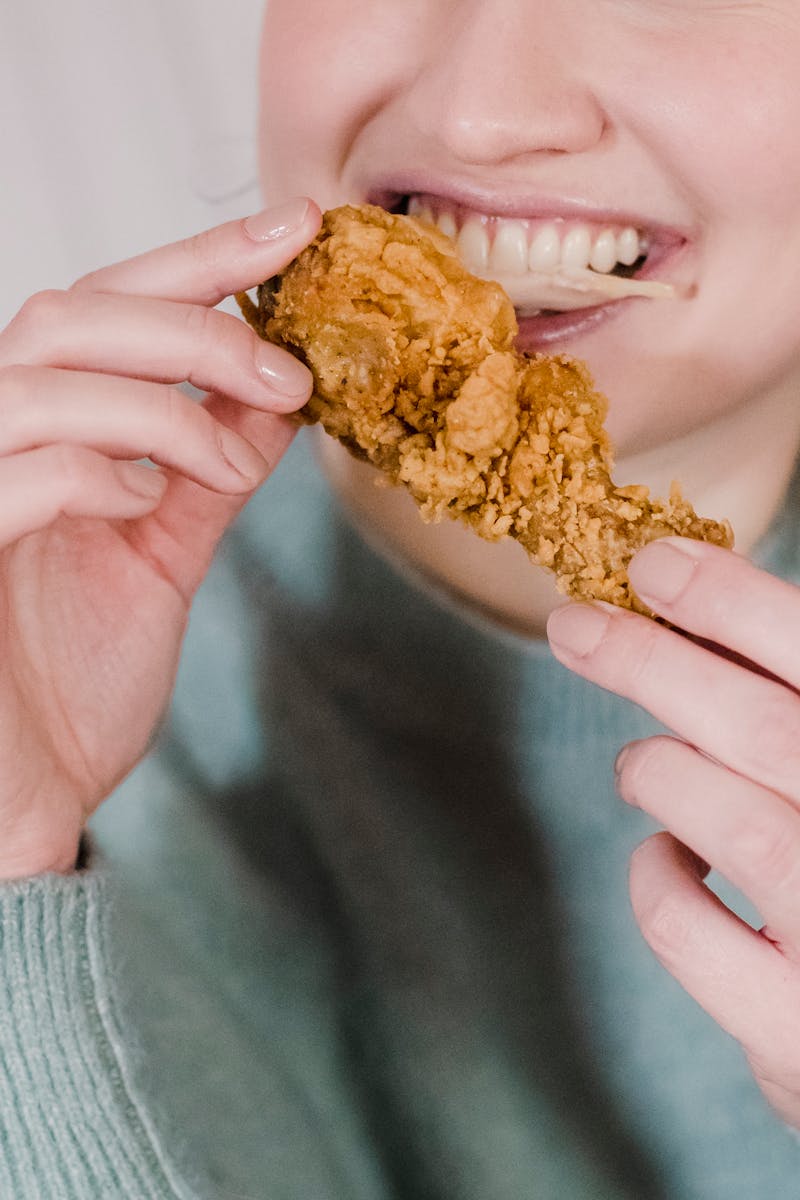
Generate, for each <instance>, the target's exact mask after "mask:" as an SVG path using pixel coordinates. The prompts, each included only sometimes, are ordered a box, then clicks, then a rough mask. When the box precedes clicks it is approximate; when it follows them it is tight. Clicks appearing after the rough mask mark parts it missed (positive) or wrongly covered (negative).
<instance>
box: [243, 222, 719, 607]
mask: <svg viewBox="0 0 800 1200" xmlns="http://www.w3.org/2000/svg"><path fill="white" fill-rule="evenodd" d="M238 299H239V302H240V304H241V306H242V310H243V312H244V315H245V317H246V318H247V320H248V321H249V322H250V324H251V325H252V326H253V328H254V329H255V330H256V331H257V332H258V333H259V334H260V335H261V336H262V337H265V338H267V339H269V340H270V341H273V342H278V343H280V344H281V345H284V346H286V347H287V348H288V349H289V350H291V351H292V352H293V353H294V354H296V355H297V356H298V357H299V358H301V359H302V360H303V361H304V362H306V363H307V364H308V366H309V367H310V369H311V371H312V373H313V375H314V380H315V389H314V394H313V396H312V397H311V399H310V401H309V402H308V404H307V405H306V407H305V408H304V409H303V411H302V414H301V416H302V417H303V419H304V420H306V421H309V422H316V421H319V422H321V424H322V425H323V426H324V428H325V429H326V430H327V432H328V433H330V434H331V435H332V436H334V437H336V438H338V439H339V441H341V442H343V443H344V444H345V445H346V446H347V447H348V449H350V450H351V451H352V452H353V453H354V454H356V455H358V456H359V457H361V458H365V459H368V460H369V461H370V462H372V463H374V464H375V465H376V466H377V467H379V468H380V469H381V470H382V471H383V472H384V473H385V474H386V475H388V477H389V478H390V479H391V480H392V481H394V482H396V483H402V484H404V485H405V486H406V487H407V488H408V490H409V491H410V492H411V494H412V496H413V497H414V499H415V500H416V501H417V503H418V504H419V506H420V509H421V512H422V516H423V517H424V518H425V519H426V520H434V521H437V520H440V519H441V518H442V517H444V516H449V517H455V518H458V519H460V520H462V521H465V522H466V523H467V524H469V525H470V526H471V527H472V528H473V529H474V530H475V531H476V533H478V534H480V536H481V537H484V538H488V539H490V540H497V539H498V538H502V537H512V538H515V539H516V540H517V541H519V542H520V543H521V545H522V546H524V548H525V549H526V550H527V552H528V554H529V555H530V556H531V558H532V559H533V561H534V562H536V563H538V564H540V565H541V566H544V567H549V568H550V569H551V570H552V571H554V572H555V574H556V576H557V581H558V587H559V589H560V590H561V591H562V592H564V593H566V594H568V595H571V596H575V597H578V598H582V599H585V600H589V599H599V600H607V601H610V602H611V603H614V604H619V605H623V606H625V607H629V608H636V609H638V610H639V611H643V612H647V611H648V610H647V609H645V608H643V606H642V605H641V604H640V603H639V602H638V600H637V599H636V597H635V596H634V595H633V593H632V591H631V588H630V584H629V582H628V577H627V572H626V566H627V563H628V562H629V560H630V559H631V557H632V556H633V554H634V553H635V552H636V550H638V549H639V547H641V546H643V545H644V544H645V543H646V542H649V541H652V540H653V539H654V538H657V537H663V536H664V535H666V534H678V535H681V536H684V537H693V538H699V539H701V540H705V541H710V542H714V543H716V544H717V545H721V546H730V545H732V543H733V535H732V532H731V529H730V526H729V525H728V524H727V522H722V523H720V522H717V521H711V520H705V519H703V518H700V517H698V516H697V515H696V514H695V512H694V510H693V508H692V507H691V505H690V504H688V503H687V502H686V501H685V500H684V499H683V497H682V496H681V494H680V489H679V488H678V486H677V485H673V488H672V492H671V495H670V497H669V499H668V500H665V501H661V500H651V499H650V498H649V495H648V491H647V488H645V487H641V486H632V487H616V486H615V484H614V483H613V481H612V479H611V475H610V471H611V467H612V450H611V445H610V442H609V439H608V436H607V434H606V432H605V430H604V429H603V421H604V419H605V415H606V411H607V407H608V405H607V401H606V400H605V398H604V397H603V396H601V395H600V394H599V393H598V392H597V391H595V390H594V388H593V385H592V381H591V379H590V377H589V374H588V371H587V370H586V368H585V367H584V366H583V364H582V363H579V362H577V361H575V360H573V359H570V358H568V357H566V356H564V355H558V356H554V357H551V356H547V355H537V356H534V357H531V358H529V357H525V356H523V355H521V354H518V353H517V352H516V351H515V349H514V339H515V337H516V334H517V321H516V315H515V313H514V309H513V306H512V304H511V302H510V301H509V299H508V297H507V296H506V294H505V292H503V290H502V289H501V288H500V287H499V286H498V285H497V284H494V283H487V282H484V281H483V280H480V279H476V278H475V277H474V276H472V275H470V274H468V273H467V272H466V271H465V270H464V268H463V267H462V266H461V263H460V262H459V260H458V258H457V257H456V254H455V248H454V246H453V243H452V242H451V241H450V240H449V239H448V238H446V237H444V235H442V234H440V233H439V232H438V231H437V230H435V229H433V228H432V227H430V226H428V225H422V224H421V223H420V222H418V221H416V220H414V219H413V218H411V217H404V216H397V215H392V214H390V213H387V212H385V211H384V210H383V209H381V208H375V207H372V206H368V205H365V206H362V207H352V206H347V207H344V208H339V209H334V210H333V211H331V212H329V213H327V214H326V216H325V220H324V224H323V227H322V230H321V232H320V234H319V236H318V237H317V239H316V240H315V241H314V242H313V243H312V245H311V246H309V247H308V248H307V249H306V250H304V251H303V252H302V254H300V256H299V257H298V258H297V259H296V261H295V262H294V263H292V264H291V265H290V266H289V267H288V268H287V270H286V271H285V272H284V273H283V275H282V276H281V277H279V278H278V279H276V280H272V281H270V282H269V283H268V284H264V285H263V286H262V287H261V288H260V289H259V297H258V306H256V305H254V304H253V302H252V301H251V300H250V299H249V298H248V297H247V296H245V295H241V296H239V297H238Z"/></svg>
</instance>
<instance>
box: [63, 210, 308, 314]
mask: <svg viewBox="0 0 800 1200" xmlns="http://www.w3.org/2000/svg"><path fill="white" fill-rule="evenodd" d="M321 219H322V217H321V213H320V211H319V209H318V208H317V206H316V204H314V203H313V202H312V201H311V200H306V199H304V198H298V199H297V200H291V201H289V202H288V203H287V204H285V205H281V206H280V207H279V208H277V209H272V210H269V211H267V212H264V213H258V214H256V215H255V216H254V217H248V218H246V219H245V220H239V221H229V222H227V223H226V224H225V225H219V226H217V227H216V228H214V229H209V230H206V231H204V232H203V233H199V234H196V235H195V236H194V237H190V238H187V239H186V240H185V241H181V242H175V243H173V244H172V245H170V246H163V247H161V248H160V249H158V250H150V251H148V252H147V253H146V254H141V255H139V256H138V257H136V258H130V259H127V260H126V261H125V262H120V263H115V264H114V265H113V266H110V267H104V268H102V269H101V270H99V271H93V272H92V273H91V274H90V275H85V276H84V277H83V278H82V279H79V280H78V281H77V283H75V284H74V285H73V286H74V288H76V289H77V290H79V291H90V292H92V291H93V292H126V293H128V294H131V295H138V296H153V297H160V298H161V299H163V300H177V301H179V302H180V303H192V304H203V305H207V306H208V307H213V306H214V305H215V304H219V303H220V301H221V300H224V299H225V297H226V296H230V295H232V294H233V293H234V292H238V291H244V290H246V289H247V288H251V287H254V286H255V284H257V283H261V282H263V281H264V280H265V279H269V278H270V277H271V276H273V275H276V274H277V273H278V272H279V271H282V270H283V269H284V267H285V266H287V265H288V264H289V263H290V262H291V261H292V259H293V258H296V257H297V255H298V254H299V253H300V251H301V250H302V249H303V248H304V247H305V246H307V245H308V243H309V242H310V241H311V239H312V238H313V237H315V236H316V234H317V232H318V230H319V226H320V222H321Z"/></svg>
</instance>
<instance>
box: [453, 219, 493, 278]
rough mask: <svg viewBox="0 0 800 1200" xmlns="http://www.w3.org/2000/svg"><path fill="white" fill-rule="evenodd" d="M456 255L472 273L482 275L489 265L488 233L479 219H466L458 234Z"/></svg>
mask: <svg viewBox="0 0 800 1200" xmlns="http://www.w3.org/2000/svg"><path fill="white" fill-rule="evenodd" d="M456 245H457V248H458V257H459V258H460V259H461V261H462V263H463V264H464V266H465V267H466V268H467V270H468V271H471V272H472V274H473V275H482V274H483V272H484V271H486V269H487V268H488V266H489V234H488V233H487V231H486V226H485V225H481V223H480V222H479V221H467V222H466V223H465V224H464V225H462V227H461V232H460V233H459V235H458V242H457V243H456Z"/></svg>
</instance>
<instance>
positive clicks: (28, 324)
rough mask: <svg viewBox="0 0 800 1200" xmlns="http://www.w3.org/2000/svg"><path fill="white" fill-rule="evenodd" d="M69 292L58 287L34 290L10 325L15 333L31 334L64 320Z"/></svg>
mask: <svg viewBox="0 0 800 1200" xmlns="http://www.w3.org/2000/svg"><path fill="white" fill-rule="evenodd" d="M67 302H68V301H67V293H66V292H65V291H59V290H58V289H57V288H46V289H45V290H44V291H41V292H34V294H33V295H32V296H29V297H28V299H27V300H26V301H25V303H24V304H23V305H22V307H21V308H20V310H19V312H18V313H17V315H16V316H15V317H14V319H13V320H12V322H11V325H10V326H9V329H10V330H13V332H14V333H17V334H20V335H23V336H26V335H27V336H30V335H31V334H35V333H37V332H38V331H40V330H45V329H48V328H49V327H50V326H51V325H54V324H56V323H57V322H58V321H60V320H63V313H64V308H65V305H66V304H67Z"/></svg>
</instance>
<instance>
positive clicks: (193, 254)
mask: <svg viewBox="0 0 800 1200" xmlns="http://www.w3.org/2000/svg"><path fill="white" fill-rule="evenodd" d="M183 247H184V250H185V252H186V254H187V255H188V256H189V258H190V260H191V262H192V264H193V265H194V266H195V267H199V268H200V270H201V272H202V274H203V276H204V278H205V279H206V282H207V295H208V298H209V300H210V301H214V300H215V299H216V297H217V295H218V294H219V293H220V291H221V292H222V293H223V294H224V292H225V291H226V290H227V289H226V287H225V286H224V282H223V281H224V277H225V263H224V258H223V255H222V247H221V245H220V239H219V231H218V230H216V229H204V230H203V231H202V232H201V233H196V234H195V235H194V237H190V238H187V240H186V241H185V242H184V243H183Z"/></svg>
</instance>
